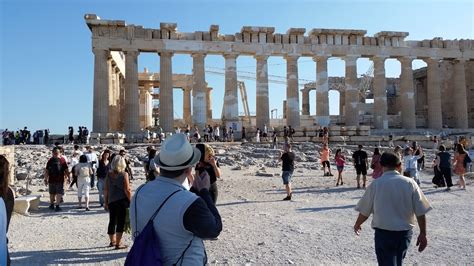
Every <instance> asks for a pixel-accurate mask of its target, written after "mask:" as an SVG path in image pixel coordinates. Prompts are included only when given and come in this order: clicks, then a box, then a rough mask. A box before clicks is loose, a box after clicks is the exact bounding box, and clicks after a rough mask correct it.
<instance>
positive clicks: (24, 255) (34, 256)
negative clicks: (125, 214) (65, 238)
mask: <svg viewBox="0 0 474 266" xmlns="http://www.w3.org/2000/svg"><path fill="white" fill-rule="evenodd" d="M10 256H11V258H12V265H32V264H33V265H46V264H48V265H49V264H84V263H97V264H102V263H104V262H108V261H114V260H117V259H121V258H125V257H126V256H127V251H123V250H122V251H120V252H118V251H116V250H114V249H113V248H109V247H92V248H83V249H63V250H45V251H18V252H12V253H10Z"/></svg>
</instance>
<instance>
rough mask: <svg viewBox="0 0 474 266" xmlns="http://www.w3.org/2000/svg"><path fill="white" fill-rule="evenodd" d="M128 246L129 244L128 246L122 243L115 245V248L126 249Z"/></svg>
mask: <svg viewBox="0 0 474 266" xmlns="http://www.w3.org/2000/svg"><path fill="white" fill-rule="evenodd" d="M126 248H128V246H126V245H120V244H119V245H115V249H126Z"/></svg>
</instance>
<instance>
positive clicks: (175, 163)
mask: <svg viewBox="0 0 474 266" xmlns="http://www.w3.org/2000/svg"><path fill="white" fill-rule="evenodd" d="M200 158H201V152H200V151H199V150H198V149H196V148H194V147H193V146H191V144H190V143H189V141H188V140H187V137H186V135H184V134H183V133H178V134H173V135H172V136H171V137H168V138H167V139H166V140H165V141H164V142H163V145H161V149H160V153H158V155H156V156H155V163H156V165H157V166H158V167H160V168H162V169H165V170H168V171H176V170H181V169H185V168H188V167H191V166H193V165H195V164H196V163H197V162H198V161H199V159H200Z"/></svg>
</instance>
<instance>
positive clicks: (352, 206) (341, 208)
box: [296, 205, 356, 212]
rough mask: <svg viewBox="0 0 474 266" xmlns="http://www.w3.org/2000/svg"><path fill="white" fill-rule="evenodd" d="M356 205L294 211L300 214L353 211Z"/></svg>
mask: <svg viewBox="0 0 474 266" xmlns="http://www.w3.org/2000/svg"><path fill="white" fill-rule="evenodd" d="M355 206H356V205H344V206H332V207H318V208H300V209H296V210H297V211H300V212H322V211H330V210H343V209H353V208H355Z"/></svg>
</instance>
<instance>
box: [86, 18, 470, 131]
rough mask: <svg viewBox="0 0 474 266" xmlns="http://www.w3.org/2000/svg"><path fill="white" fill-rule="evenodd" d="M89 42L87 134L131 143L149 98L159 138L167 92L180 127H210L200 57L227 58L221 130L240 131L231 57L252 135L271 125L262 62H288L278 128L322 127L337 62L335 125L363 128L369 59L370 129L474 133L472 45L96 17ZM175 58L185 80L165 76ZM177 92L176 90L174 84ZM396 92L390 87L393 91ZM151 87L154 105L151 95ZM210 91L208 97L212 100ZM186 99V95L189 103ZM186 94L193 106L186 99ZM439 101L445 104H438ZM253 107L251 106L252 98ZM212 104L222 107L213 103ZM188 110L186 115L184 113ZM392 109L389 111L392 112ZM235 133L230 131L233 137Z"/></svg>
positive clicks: (90, 21) (148, 111)
mask: <svg viewBox="0 0 474 266" xmlns="http://www.w3.org/2000/svg"><path fill="white" fill-rule="evenodd" d="M85 21H86V23H87V25H88V27H89V29H90V30H91V32H92V50H93V53H94V55H95V61H94V103H93V108H94V110H93V132H96V133H105V132H116V131H120V132H125V133H138V132H140V130H141V129H142V128H145V127H148V126H152V125H153V118H152V113H153V107H152V104H151V102H152V99H153V97H158V98H159V101H160V104H159V124H160V126H161V127H162V128H163V130H165V131H172V129H173V127H174V126H175V125H176V123H175V118H174V113H173V101H174V100H173V88H181V89H183V90H184V92H185V94H184V97H183V98H184V99H183V117H184V121H185V122H186V123H190V124H192V125H196V126H198V127H199V128H203V127H204V126H205V125H206V124H207V123H208V122H209V119H212V117H211V116H212V112H211V111H210V108H211V107H210V106H211V104H210V97H211V96H210V95H211V91H210V88H209V87H208V84H207V83H206V78H205V64H204V59H205V57H206V55H211V54H212V55H222V56H223V57H224V58H225V88H224V89H225V94H224V95H225V96H224V99H223V102H224V108H223V114H222V117H223V122H224V123H231V122H235V123H239V121H241V118H240V117H239V109H238V86H237V82H238V81H237V69H236V60H237V57H238V56H241V55H246V56H253V57H254V58H255V59H256V96H255V97H256V103H257V104H256V119H255V123H254V124H253V126H255V127H260V128H263V125H265V124H266V125H270V124H271V121H270V110H269V109H270V108H269V81H268V79H269V76H268V64H267V61H268V58H269V57H270V56H279V57H283V58H284V59H285V60H286V65H287V66H286V69H287V74H286V79H287V81H286V84H287V89H286V108H285V112H286V113H285V117H286V120H285V121H284V124H286V125H292V126H293V127H301V126H304V125H305V123H302V122H301V121H303V120H302V117H306V118H307V119H306V120H305V121H311V125H323V126H327V125H330V124H331V123H332V122H331V117H330V114H329V96H328V91H329V90H330V85H329V77H328V59H329V58H331V57H339V58H341V59H343V60H344V61H345V77H344V78H343V85H344V86H342V87H341V88H339V90H340V92H341V99H340V102H341V106H340V110H341V112H340V116H341V118H342V122H343V125H345V126H359V125H361V115H362V112H361V110H362V107H361V100H360V90H359V80H358V77H357V64H356V62H357V59H359V58H369V59H370V60H371V61H372V62H373V65H374V77H373V82H372V84H371V90H372V91H371V93H372V94H373V100H374V101H373V105H372V107H373V108H372V110H371V115H372V117H373V123H372V124H371V125H370V126H372V127H373V128H375V129H380V130H383V129H389V128H391V127H401V128H403V129H407V130H412V129H416V128H428V129H441V128H443V126H445V125H448V126H449V127H452V128H458V129H466V128H472V127H474V106H473V103H474V40H443V39H441V38H433V39H431V40H422V41H408V40H405V38H406V37H407V36H408V32H393V31H381V32H379V33H376V34H374V36H366V31H365V30H342V29H312V30H310V31H309V32H308V34H307V35H305V32H306V29H304V28H290V29H288V30H287V32H286V33H285V34H280V33H275V29H274V28H273V27H253V26H252V27H250V26H244V27H242V29H241V31H240V32H238V33H235V34H220V33H219V26H218V25H211V26H210V29H209V31H196V32H178V31H177V24H176V23H160V28H159V29H149V28H143V27H142V26H138V25H133V24H132V25H128V24H126V23H125V21H122V20H102V19H100V18H99V17H98V16H97V15H94V14H87V15H85ZM140 53H156V54H157V55H159V62H160V73H159V74H157V73H156V74H153V73H147V72H144V73H139V72H138V64H137V58H138V56H139V54H140ZM174 54H190V55H191V56H192V59H193V72H192V73H193V74H192V75H187V76H184V75H182V76H180V75H178V74H173V67H172V57H173V55H174ZM300 57H310V58H312V59H313V60H314V62H315V63H316V68H315V71H316V81H315V83H314V85H315V86H313V87H311V86H310V87H306V86H305V88H304V89H303V90H302V95H303V96H302V98H303V99H302V110H300V96H299V95H300V90H299V86H301V85H303V84H298V64H297V60H298V58H300ZM389 58H394V59H397V60H398V61H399V62H400V64H401V75H400V78H399V80H397V81H390V82H388V79H387V78H386V76H385V61H386V60H387V59H389ZM415 59H421V60H423V61H424V62H426V64H427V68H426V70H421V71H418V70H417V71H415V76H414V71H413V68H412V62H413V60H415ZM179 82H181V83H182V84H178V83H179ZM388 83H391V84H392V83H393V84H396V87H397V89H396V91H395V92H394V93H393V94H394V95H395V96H396V101H395V102H396V103H395V104H393V106H394V107H393V108H390V109H393V110H388V109H389V106H390V105H391V103H389V101H388V100H387V97H388V96H387V95H389V94H390V93H389V91H388V89H387V87H388V86H387V84H388ZM394 86H395V85H394ZM156 87H159V96H158V94H157V95H155V96H154V95H153V88H156ZM216 89H218V88H214V90H216ZM311 89H316V103H315V104H316V116H310V114H309V104H310V103H309V97H308V93H309V90H311ZM191 92H192V93H191ZM191 94H192V97H191ZM446 96H447V97H446ZM250 97H252V96H250ZM215 100H218V101H219V100H220V99H215ZM191 106H192V111H191ZM395 109H396V110H395ZM238 130H239V128H237V131H238Z"/></svg>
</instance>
